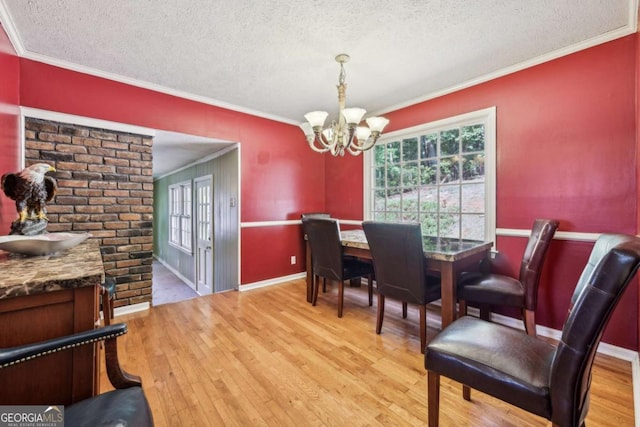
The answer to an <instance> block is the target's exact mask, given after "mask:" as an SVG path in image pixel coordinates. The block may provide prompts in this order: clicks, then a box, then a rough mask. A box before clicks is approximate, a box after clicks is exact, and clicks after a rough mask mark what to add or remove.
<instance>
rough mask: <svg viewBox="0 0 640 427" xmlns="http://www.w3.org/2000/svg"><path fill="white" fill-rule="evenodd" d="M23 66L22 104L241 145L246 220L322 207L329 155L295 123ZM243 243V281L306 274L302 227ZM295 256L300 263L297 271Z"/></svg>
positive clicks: (267, 232) (248, 234)
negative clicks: (292, 260)
mask: <svg viewBox="0 0 640 427" xmlns="http://www.w3.org/2000/svg"><path fill="white" fill-rule="evenodd" d="M20 65H21V68H20V72H21V79H22V84H21V94H20V96H21V103H22V105H23V106H27V107H33V108H40V109H43V110H51V111H58V112H63V113H69V114H76V115H80V116H87V117H94V118H99V119H103V120H111V121H115V122H122V123H129V124H134V125H138V126H146V127H149V128H156V129H164V130H170V131H175V132H183V133H189V134H194V135H202V136H208V137H212V138H221V139H226V140H231V141H238V142H240V143H241V151H240V153H241V168H242V177H241V186H242V195H241V221H242V222H255V221H277V220H287V219H299V218H300V213H301V212H304V211H311V210H323V209H324V186H325V183H324V158H323V156H320V155H317V154H316V153H314V152H312V151H311V150H310V149H309V148H308V146H307V144H306V142H305V140H304V137H303V135H302V132H301V131H300V129H299V128H298V127H297V126H293V125H288V124H283V123H280V122H276V121H272V120H267V119H263V118H259V117H256V116H251V115H248V114H243V113H238V112H234V111H230V110H225V109H222V108H218V107H214V106H210V105H205V104H202V103H198V102H194V101H189V100H185V99H181V98H177V97H174V96H170V95H165V94H161V93H157V92H153V91H150V90H146V89H141V88H138V87H133V86H129V85H126V84H122V83H118V82H114V81H110V80H106V79H102V78H98V77H93V76H89V75H85V74H81V73H77V72H74V71H69V70H65V69H61V68H57V67H53V66H50V65H46V64H42V63H39V62H34V61H31V60H26V59H21V61H20ZM274 230H277V231H280V232H279V233H277V235H275V236H274ZM267 237H268V238H267ZM241 239H242V240H241V244H242V249H241V254H242V257H241V264H242V267H241V269H242V270H241V282H242V283H253V282H255V281H259V280H266V279H271V278H274V277H281V276H285V275H289V274H293V273H299V272H301V271H304V265H303V263H302V262H301V261H302V260H304V248H303V247H302V244H301V237H300V230H299V227H298V226H295V225H292V226H287V227H283V228H282V229H280V228H277V227H276V228H275V229H270V228H269V227H260V228H252V229H246V230H245V229H243V230H242V233H241ZM276 243H277V246H274V245H275V244H276ZM278 248H280V249H278ZM291 255H295V256H296V257H297V259H298V260H299V261H298V263H297V264H296V265H294V266H292V265H291V263H290V258H291Z"/></svg>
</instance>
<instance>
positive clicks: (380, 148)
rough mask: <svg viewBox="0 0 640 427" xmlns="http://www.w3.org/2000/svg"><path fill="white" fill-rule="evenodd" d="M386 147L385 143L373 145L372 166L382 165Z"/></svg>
mask: <svg viewBox="0 0 640 427" xmlns="http://www.w3.org/2000/svg"><path fill="white" fill-rule="evenodd" d="M386 149H387V145H386V144H377V145H375V146H374V147H373V150H374V151H373V153H374V159H375V164H374V166H375V167H376V168H378V167H381V166H382V167H384V164H385V157H384V156H385V152H386Z"/></svg>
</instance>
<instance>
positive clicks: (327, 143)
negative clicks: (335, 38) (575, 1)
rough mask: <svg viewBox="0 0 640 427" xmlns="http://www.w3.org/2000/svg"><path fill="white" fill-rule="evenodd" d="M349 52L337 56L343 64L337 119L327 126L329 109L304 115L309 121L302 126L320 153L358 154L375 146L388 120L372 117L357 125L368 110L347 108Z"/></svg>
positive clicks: (314, 149) (308, 139) (313, 148)
mask: <svg viewBox="0 0 640 427" xmlns="http://www.w3.org/2000/svg"><path fill="white" fill-rule="evenodd" d="M349 59H350V58H349V55H347V54H345V53H342V54H340V55H338V56H336V62H338V63H339V64H340V77H339V80H338V83H339V84H338V86H337V87H338V105H339V106H340V111H339V112H338V122H337V123H336V122H335V120H334V121H333V122H332V123H331V126H330V127H327V128H326V129H324V122H325V120H326V119H327V116H328V115H329V113H327V112H326V111H312V112H310V113H307V114H305V115H304V118H305V119H307V123H303V124H301V125H300V127H301V128H302V131H303V132H304V134H305V136H306V137H307V142H308V143H309V147H311V149H312V150H313V151H317V152H318V153H326V152H327V151H329V152H330V153H331V154H333V155H334V156H338V155H340V156H344V153H345V151H348V152H349V153H350V154H352V155H354V156H357V155H359V154H360V153H361V152H363V151H366V150H369V149H370V148H371V147H373V146H374V145H375V143H376V141H377V140H378V138H379V137H380V134H381V133H382V129H384V127H385V126H386V125H387V124H388V123H389V120H388V119H386V118H384V117H369V118H367V119H366V120H365V121H366V122H367V126H368V127H367V126H358V125H359V124H360V121H362V117H363V116H364V115H365V113H366V112H367V110H365V109H363V108H344V106H345V99H346V91H347V84H346V83H345V82H344V79H345V76H346V74H345V72H344V63H345V62H348V61H349Z"/></svg>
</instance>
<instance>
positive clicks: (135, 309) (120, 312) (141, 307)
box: [113, 302, 151, 317]
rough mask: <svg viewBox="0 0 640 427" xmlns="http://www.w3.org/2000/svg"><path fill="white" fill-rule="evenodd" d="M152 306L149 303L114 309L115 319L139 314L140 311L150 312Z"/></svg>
mask: <svg viewBox="0 0 640 427" xmlns="http://www.w3.org/2000/svg"><path fill="white" fill-rule="evenodd" d="M149 308H151V304H149V302H141V303H138V304H131V305H125V306H122V307H116V308H114V309H113V317H116V316H124V315H125V314H131V313H137V312H139V311H145V310H149Z"/></svg>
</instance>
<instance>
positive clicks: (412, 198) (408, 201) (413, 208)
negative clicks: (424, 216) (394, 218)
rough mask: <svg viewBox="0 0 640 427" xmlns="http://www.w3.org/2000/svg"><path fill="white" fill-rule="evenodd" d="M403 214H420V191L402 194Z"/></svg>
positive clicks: (413, 190) (410, 190) (411, 190)
mask: <svg viewBox="0 0 640 427" xmlns="http://www.w3.org/2000/svg"><path fill="white" fill-rule="evenodd" d="M402 210H403V212H418V191H417V190H416V189H415V188H411V189H409V191H405V192H404V193H402Z"/></svg>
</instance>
